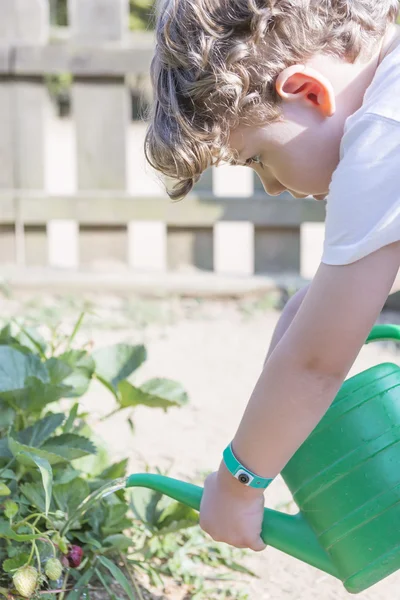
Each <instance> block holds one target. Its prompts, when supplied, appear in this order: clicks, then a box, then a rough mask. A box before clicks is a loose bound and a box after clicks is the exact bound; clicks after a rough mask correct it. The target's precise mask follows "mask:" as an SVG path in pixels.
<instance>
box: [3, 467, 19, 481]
mask: <svg viewBox="0 0 400 600" xmlns="http://www.w3.org/2000/svg"><path fill="white" fill-rule="evenodd" d="M1 479H16V475H15V473H14V471H12V470H11V469H5V470H4V471H1Z"/></svg>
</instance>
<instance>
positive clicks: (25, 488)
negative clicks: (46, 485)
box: [20, 483, 46, 513]
mask: <svg viewBox="0 0 400 600" xmlns="http://www.w3.org/2000/svg"><path fill="white" fill-rule="evenodd" d="M20 490H21V492H22V493H23V495H24V496H25V498H26V499H27V500H28V502H29V503H30V504H31V505H32V506H34V507H35V508H37V509H38V511H39V512H41V513H44V511H45V510H46V498H45V494H44V489H43V486H42V485H41V484H40V483H24V484H22V485H21V486H20Z"/></svg>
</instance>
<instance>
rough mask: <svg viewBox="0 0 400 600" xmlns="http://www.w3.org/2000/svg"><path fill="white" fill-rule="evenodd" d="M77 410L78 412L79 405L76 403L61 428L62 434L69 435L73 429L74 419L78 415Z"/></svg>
mask: <svg viewBox="0 0 400 600" xmlns="http://www.w3.org/2000/svg"><path fill="white" fill-rule="evenodd" d="M78 410H79V404H78V402H76V403H75V404H74V405H73V407H72V408H71V410H70V413H69V415H68V419H67V421H66V423H65V425H64V427H63V432H64V433H70V432H71V431H72V429H73V428H74V423H75V419H76V417H77V415H78Z"/></svg>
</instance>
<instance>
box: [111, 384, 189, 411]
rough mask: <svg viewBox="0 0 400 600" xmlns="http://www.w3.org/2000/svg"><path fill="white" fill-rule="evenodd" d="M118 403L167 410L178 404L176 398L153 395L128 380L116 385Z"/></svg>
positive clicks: (125, 405) (122, 406) (123, 405)
mask: <svg viewBox="0 0 400 600" xmlns="http://www.w3.org/2000/svg"><path fill="white" fill-rule="evenodd" d="M118 391H119V403H120V406H121V408H128V407H132V406H139V405H140V404H141V405H143V406H148V407H150V408H162V409H164V410H168V408H171V407H173V406H180V404H179V403H178V402H177V401H176V400H169V399H168V398H162V397H161V396H155V395H153V394H152V393H149V392H148V391H146V390H145V389H143V388H138V387H135V386H134V385H132V384H131V383H129V381H121V383H119V385H118Z"/></svg>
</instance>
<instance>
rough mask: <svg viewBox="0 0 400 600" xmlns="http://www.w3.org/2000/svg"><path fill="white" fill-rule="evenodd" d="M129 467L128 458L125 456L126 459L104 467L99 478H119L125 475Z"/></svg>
mask: <svg viewBox="0 0 400 600" xmlns="http://www.w3.org/2000/svg"><path fill="white" fill-rule="evenodd" d="M127 467H128V459H127V458H125V459H124V460H121V461H120V462H118V463H115V464H114V465H111V466H110V467H107V469H104V471H103V472H102V473H100V475H99V476H98V477H99V479H119V478H120V477H125V475H126V469H127Z"/></svg>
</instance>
